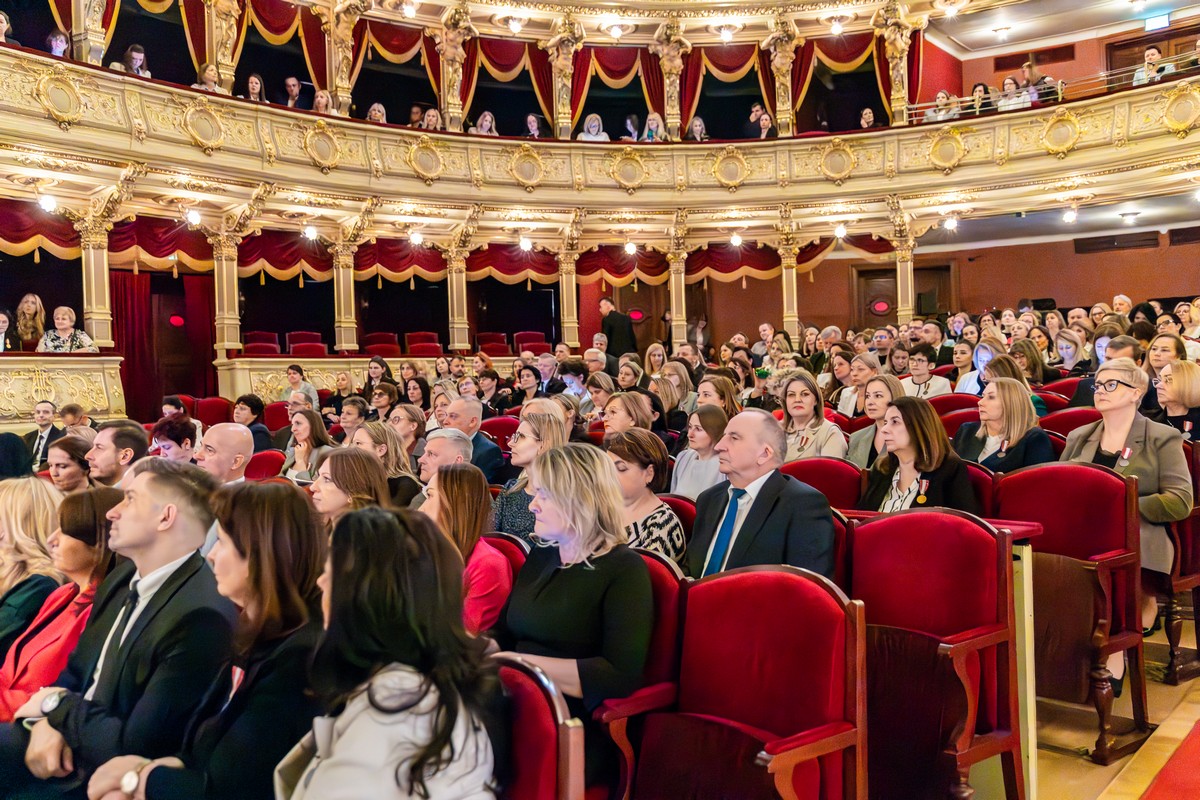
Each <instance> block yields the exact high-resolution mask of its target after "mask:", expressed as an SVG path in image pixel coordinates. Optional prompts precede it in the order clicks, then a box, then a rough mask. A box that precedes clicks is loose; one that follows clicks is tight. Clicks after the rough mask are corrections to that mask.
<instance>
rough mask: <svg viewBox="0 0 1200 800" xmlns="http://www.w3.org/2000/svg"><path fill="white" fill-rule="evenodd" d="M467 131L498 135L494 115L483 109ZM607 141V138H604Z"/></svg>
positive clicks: (479, 134)
mask: <svg viewBox="0 0 1200 800" xmlns="http://www.w3.org/2000/svg"><path fill="white" fill-rule="evenodd" d="M467 133H472V134H474V135H476V136H499V135H500V132H499V131H497V130H496V115H495V114H493V113H492V112H490V111H484V112H483V113H482V114H480V115H479V119H478V120H476V122H475V124H474V125H472V126H471V127H470V128H468V129H467ZM605 141H607V138H606V139H605Z"/></svg>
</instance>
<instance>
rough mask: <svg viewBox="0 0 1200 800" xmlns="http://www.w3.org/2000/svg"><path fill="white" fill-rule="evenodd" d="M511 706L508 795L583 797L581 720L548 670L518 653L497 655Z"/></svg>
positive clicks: (545, 799) (533, 799)
mask: <svg viewBox="0 0 1200 800" xmlns="http://www.w3.org/2000/svg"><path fill="white" fill-rule="evenodd" d="M495 658H496V661H498V662H499V664H500V682H501V683H502V684H503V686H504V691H505V694H507V695H508V698H509V702H510V708H511V725H512V731H511V736H510V737H509V741H510V742H511V747H512V755H511V757H512V763H511V764H510V765H509V775H510V780H509V785H508V786H507V787H505V791H504V793H503V795H501V797H502V798H503V799H504V800H568V799H570V800H582V798H583V796H584V791H583V724H582V723H581V722H580V721H579V720H578V719H575V718H573V717H572V716H571V712H570V711H568V710H567V701H566V700H565V699H564V698H563V695H562V692H560V691H559V690H558V687H556V686H555V685H554V684H553V683H552V682H551V680H550V679H549V678H548V677H547V676H546V673H544V672H542V671H541V670H540V669H538V668H537V667H535V666H534V665H532V664H530V663H529V662H528V661H525V660H524V659H522V658H520V657H518V656H508V655H505V656H496V657H495Z"/></svg>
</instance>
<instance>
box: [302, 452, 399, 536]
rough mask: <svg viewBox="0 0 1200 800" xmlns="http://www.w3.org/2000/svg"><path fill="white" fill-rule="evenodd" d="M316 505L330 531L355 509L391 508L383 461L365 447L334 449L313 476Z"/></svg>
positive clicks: (322, 460)
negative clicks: (344, 515)
mask: <svg viewBox="0 0 1200 800" xmlns="http://www.w3.org/2000/svg"><path fill="white" fill-rule="evenodd" d="M312 504H313V508H315V509H316V510H317V513H318V514H320V515H321V518H322V519H323V520H324V521H325V525H326V528H327V529H328V530H333V526H334V525H336V524H337V521H338V520H339V519H341V518H342V515H343V514H348V513H349V512H351V511H358V510H359V509H361V508H370V507H372V506H381V507H383V508H390V507H391V492H390V491H389V490H388V484H387V473H385V472H384V470H383V463H382V462H381V461H380V460H379V457H378V456H376V455H375V454H374V453H371V452H368V451H366V450H363V449H361V448H357V447H342V448H337V449H331V450H330V451H329V452H328V453H327V454H326V455H325V456H324V457H323V458H322V459H321V461H320V466H319V467H318V468H317V472H316V476H315V478H314V479H313V483H312Z"/></svg>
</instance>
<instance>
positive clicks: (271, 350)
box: [242, 342, 279, 356]
mask: <svg viewBox="0 0 1200 800" xmlns="http://www.w3.org/2000/svg"><path fill="white" fill-rule="evenodd" d="M242 354H243V355H247V356H277V355H279V345H278V344H272V343H271V342H248V343H246V344H245V345H243V346H242Z"/></svg>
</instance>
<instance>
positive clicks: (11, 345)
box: [4, 324, 21, 353]
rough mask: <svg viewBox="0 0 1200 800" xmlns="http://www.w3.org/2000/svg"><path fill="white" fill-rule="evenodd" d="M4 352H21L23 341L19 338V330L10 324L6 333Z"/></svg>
mask: <svg viewBox="0 0 1200 800" xmlns="http://www.w3.org/2000/svg"><path fill="white" fill-rule="evenodd" d="M4 352H6V353H19V352H21V339H20V338H19V337H18V336H17V329H16V326H15V325H11V324H10V325H9V327H8V330H6V331H5V332H4Z"/></svg>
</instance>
